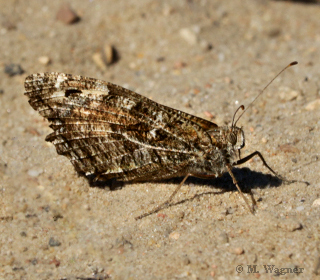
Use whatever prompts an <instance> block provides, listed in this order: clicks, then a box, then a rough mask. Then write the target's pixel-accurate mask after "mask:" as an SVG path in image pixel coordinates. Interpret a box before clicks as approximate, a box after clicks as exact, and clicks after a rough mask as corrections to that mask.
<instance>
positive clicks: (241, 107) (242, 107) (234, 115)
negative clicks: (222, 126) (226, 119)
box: [231, 105, 244, 128]
mask: <svg viewBox="0 0 320 280" xmlns="http://www.w3.org/2000/svg"><path fill="white" fill-rule="evenodd" d="M240 109H242V110H244V105H241V106H240V107H239V108H238V109H237V110H236V111H235V112H234V114H233V118H232V123H231V128H233V127H234V125H233V123H234V118H235V117H236V114H237V113H238V111H239V110H240Z"/></svg>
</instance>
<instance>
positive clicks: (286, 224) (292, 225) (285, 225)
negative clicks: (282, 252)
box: [278, 219, 303, 232]
mask: <svg viewBox="0 0 320 280" xmlns="http://www.w3.org/2000/svg"><path fill="white" fill-rule="evenodd" d="M278 226H279V227H280V228H282V229H284V230H286V231H289V232H293V231H296V230H299V229H302V228H303V226H302V225H301V224H300V223H299V222H298V221H295V220H293V219H287V220H281V221H279V224H278Z"/></svg>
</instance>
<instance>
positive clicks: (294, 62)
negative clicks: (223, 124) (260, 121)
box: [232, 61, 298, 126]
mask: <svg viewBox="0 0 320 280" xmlns="http://www.w3.org/2000/svg"><path fill="white" fill-rule="evenodd" d="M297 64H298V62H297V61H293V62H291V63H290V64H289V65H287V66H286V67H284V68H283V69H282V70H281V71H280V72H279V73H278V74H277V75H276V76H275V77H274V78H273V79H272V80H271V81H270V82H269V83H268V84H267V85H266V86H265V87H264V88H263V89H262V90H261V91H260V93H259V94H258V95H257V96H256V98H255V99H253V101H252V102H251V103H250V104H249V105H248V107H247V108H246V109H245V110H244V111H243V112H242V113H241V115H240V116H239V117H238V118H237V120H236V122H235V123H234V126H236V124H237V122H238V120H239V119H240V118H241V117H242V115H243V114H244V113H245V112H246V111H247V110H248V109H249V108H250V107H251V106H252V104H253V103H254V102H255V101H256V100H257V99H258V97H259V96H260V95H261V94H262V93H263V92H264V91H265V90H266V89H267V87H268V86H269V85H270V84H271V83H272V82H273V81H274V80H275V79H276V78H277V77H278V76H279V75H280V74H281V73H282V72H283V71H285V70H286V69H288V68H289V67H291V66H293V65H297ZM240 107H241V106H240ZM240 107H239V108H240ZM239 108H238V110H239ZM238 110H237V111H238ZM237 111H236V112H237ZM233 117H234V116H233ZM232 122H233V121H232Z"/></svg>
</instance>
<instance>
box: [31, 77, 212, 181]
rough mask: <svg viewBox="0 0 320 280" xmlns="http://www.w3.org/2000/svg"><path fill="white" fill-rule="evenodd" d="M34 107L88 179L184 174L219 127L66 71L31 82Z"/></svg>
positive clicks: (63, 151)
mask: <svg viewBox="0 0 320 280" xmlns="http://www.w3.org/2000/svg"><path fill="white" fill-rule="evenodd" d="M25 89H26V91H25V95H27V96H28V97H29V103H30V105H31V106H32V107H33V108H34V109H35V110H36V111H38V112H39V113H40V114H41V115H42V116H43V117H44V118H46V119H48V121H49V122H50V127H51V128H52V129H53V132H52V133H51V134H49V135H48V136H47V137H46V141H49V142H52V143H53V144H54V145H55V147H56V150H57V153H58V154H60V155H64V156H67V157H68V158H69V159H70V160H71V162H72V164H73V165H74V167H75V169H76V170H77V171H78V172H79V173H81V174H85V175H87V176H88V175H94V176H97V177H99V178H104V179H109V178H119V179H120V180H146V179H148V180H154V179H160V178H169V177H173V176H180V175H184V174H186V173H187V172H188V166H189V165H190V164H191V163H192V161H194V157H195V156H196V154H197V153H199V151H201V149H202V148H201V147H206V146H208V144H209V143H211V140H210V137H209V136H208V134H207V133H206V132H205V130H207V129H213V128H215V127H217V125H215V124H214V123H211V122H209V121H206V120H204V119H201V118H197V117H195V116H192V115H189V114H187V113H184V112H181V111H178V110H175V109H172V108H169V107H166V106H163V105H160V104H158V103H156V102H154V101H152V100H150V99H148V98H146V97H143V96H141V95H139V94H137V93H135V92H132V91H130V90H128V89H125V88H122V87H120V86H117V85H114V84H112V83H108V82H105V81H102V80H97V79H93V78H86V77H82V76H74V75H69V74H63V73H41V74H33V75H30V76H28V77H27V78H26V81H25Z"/></svg>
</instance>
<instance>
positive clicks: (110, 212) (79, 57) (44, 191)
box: [0, 0, 320, 280]
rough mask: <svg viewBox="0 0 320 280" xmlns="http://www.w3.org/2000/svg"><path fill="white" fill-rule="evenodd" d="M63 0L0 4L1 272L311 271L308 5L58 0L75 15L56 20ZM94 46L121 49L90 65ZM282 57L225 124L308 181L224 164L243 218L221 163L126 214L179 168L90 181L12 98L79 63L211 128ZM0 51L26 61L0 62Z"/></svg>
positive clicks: (294, 274)
mask: <svg viewBox="0 0 320 280" xmlns="http://www.w3.org/2000/svg"><path fill="white" fill-rule="evenodd" d="M62 3H63V2H61V1H10V2H8V1H0V10H1V13H0V18H1V22H0V24H1V27H0V42H1V44H0V63H1V67H2V69H3V73H2V75H1V76H0V90H1V94H0V105H1V106H0V108H1V110H0V114H1V117H0V178H1V181H0V199H1V207H0V232H1V235H0V279H87V278H90V277H91V278H92V279H107V278H112V279H220V280H221V279H316V278H317V277H320V276H319V275H318V274H320V268H319V267H320V257H319V256H320V255H319V250H320V246H319V242H320V241H319V238H320V226H319V214H320V206H319V205H320V203H319V200H317V199H319V193H320V192H319V191H320V184H319V173H318V170H319V162H318V157H319V156H320V155H319V150H320V147H319V146H320V145H319V138H320V130H319V129H320V121H319V119H320V95H319V85H320V78H319V73H320V71H319V57H320V33H319V30H320V21H319V18H320V6H319V5H317V4H306V3H304V2H290V1H288V2H286V1H283V2H282V1H256V0H246V1H243V0H242V1H240V0H239V1H235V0H234V1H205V0H201V1H200V0H199V1H196V0H194V1H192V0H190V1H185V0H179V1H157V0H136V1H127V0H117V1H87V0H81V1H69V3H70V5H71V7H72V8H73V10H74V11H75V12H76V13H77V14H78V16H79V17H80V21H79V22H77V23H74V24H65V23H63V22H61V21H59V20H57V19H56V15H57V12H58V10H59V7H60V6H61V4H62ZM107 45H113V46H114V47H115V49H116V50H117V52H118V55H119V59H118V61H116V63H114V64H112V65H110V66H107V67H105V69H104V70H103V68H101V66H99V65H98V64H97V63H96V62H94V60H93V58H92V56H93V55H94V54H95V53H96V52H99V50H101V49H102V48H103V47H104V46H107ZM43 57H44V58H43ZM39 59H40V61H39ZM48 59H50V60H51V63H49V64H48V63H47V60H48ZM294 60H297V61H299V64H298V65H297V66H294V67H292V68H290V69H288V70H287V71H286V72H285V73H283V74H282V75H281V76H280V77H279V78H278V79H276V80H275V81H274V83H273V84H272V85H271V86H270V87H269V88H268V89H267V91H266V92H265V93H264V94H263V95H262V96H261V97H260V98H259V99H258V100H257V102H256V103H255V104H254V106H253V107H252V108H251V109H250V110H248V112H247V113H246V114H245V115H244V116H243V118H242V119H241V120H240V121H239V125H240V126H243V129H244V131H245V133H246V149H245V150H244V152H243V153H242V155H243V156H244V155H247V154H249V153H251V152H253V151H255V150H259V151H261V152H262V154H263V155H264V157H265V159H266V160H267V162H268V163H269V164H270V165H271V166H272V167H273V168H274V169H275V170H276V171H277V172H278V173H280V174H282V175H284V176H286V177H287V178H289V179H296V180H306V181H308V182H310V185H309V186H306V185H305V184H303V183H292V184H284V183H282V182H281V181H279V180H277V179H276V178H275V177H273V176H271V175H270V172H269V171H268V170H267V169H266V168H264V167H263V166H262V164H261V161H260V160H259V159H254V160H252V161H250V162H247V163H245V164H244V165H243V166H239V167H238V168H235V169H234V173H235V176H236V177H237V178H238V180H239V183H240V185H241V187H242V188H243V189H244V190H246V191H248V190H251V191H252V193H253V197H254V199H255V200H256V202H257V213H256V215H255V216H253V215H252V214H250V213H249V212H248V210H247V208H246V207H245V204H244V202H243V201H242V200H241V198H240V196H239V194H238V192H237V191H236V189H235V187H234V185H233V184H232V180H231V178H230V177H229V175H228V174H226V175H225V176H223V177H222V178H218V179H216V180H198V179H194V178H190V179H188V180H187V182H186V184H185V185H184V186H183V188H182V190H181V191H180V192H179V194H178V195H177V196H176V198H175V200H174V202H173V204H172V205H171V206H170V207H168V208H166V209H164V210H162V211H160V212H159V213H157V214H154V215H151V216H149V217H146V218H144V219H142V220H139V221H136V220H135V219H134V217H136V216H137V215H140V214H141V213H144V212H146V211H148V210H150V209H152V208H154V207H155V206H156V205H157V204H159V203H161V202H163V201H164V200H165V199H166V198H167V197H168V196H169V195H170V194H171V193H172V191H173V190H174V189H175V187H176V186H177V184H179V182H180V180H181V178H178V179H172V180H168V181H163V182H152V181H150V182H145V183H134V184H133V183H131V184H123V185H122V184H119V185H117V184H116V188H115V190H110V188H109V187H108V186H110V184H108V183H106V184H105V186H104V187H101V186H100V187H95V186H90V185H89V183H88V182H87V180H86V179H85V178H83V177H79V176H78V175H77V174H76V172H75V171H74V168H73V166H72V165H71V163H70V162H69V160H68V159H67V158H64V157H62V156H58V155H57V154H56V151H55V148H54V146H53V145H52V144H51V143H46V142H45V140H44V139H45V136H46V135H47V134H49V133H50V131H51V129H50V128H49V127H48V123H47V121H45V120H44V119H42V118H41V117H40V116H39V115H38V113H37V112H35V111H33V109H32V108H31V107H30V106H29V104H28V102H27V98H26V97H25V96H24V95H23V92H24V89H23V82H24V79H25V77H26V76H27V75H28V74H31V73H38V72H48V71H49V72H51V71H60V72H66V73H72V74H81V75H84V76H88V77H95V78H100V79H103V80H107V81H111V82H113V83H116V84H119V85H121V86H124V87H127V88H130V89H132V90H134V91H136V92H138V93H141V94H143V95H145V96H147V97H149V98H152V99H153V100H155V101H158V102H160V103H162V104H165V105H168V106H170V107H174V108H176V109H179V110H183V111H186V112H188V113H191V114H194V115H197V116H200V117H204V118H207V119H211V120H212V121H213V122H215V123H217V124H218V125H225V124H227V123H228V124H230V121H231V119H232V116H233V113H234V112H235V110H236V109H237V107H238V106H239V105H241V104H244V105H245V106H247V105H248V104H249V103H250V101H251V100H252V99H253V98H254V97H255V96H256V95H257V93H258V92H259V90H260V89H262V88H263V87H264V86H265V85H266V84H267V83H268V82H269V81H270V80H271V79H272V78H273V77H274V75H275V74H276V73H277V72H278V71H280V70H281V69H282V68H283V67H285V66H286V65H287V64H288V63H290V62H291V61H294ZM12 63H14V64H18V65H20V66H21V67H22V69H23V70H24V71H25V73H24V74H21V75H16V76H12V77H9V75H8V74H5V73H4V69H5V66H6V65H9V64H12ZM112 186H114V185H112ZM248 197H249V196H248ZM266 268H270V269H269V270H266ZM281 269H282V270H281ZM77 277H78V278H77ZM81 277H83V278H81ZM91 278H90V279H91Z"/></svg>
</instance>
